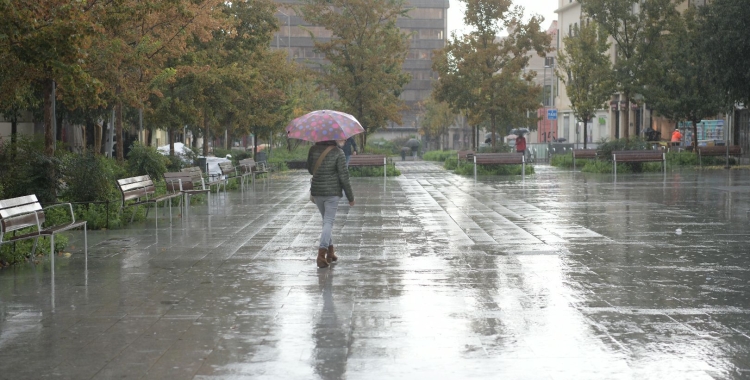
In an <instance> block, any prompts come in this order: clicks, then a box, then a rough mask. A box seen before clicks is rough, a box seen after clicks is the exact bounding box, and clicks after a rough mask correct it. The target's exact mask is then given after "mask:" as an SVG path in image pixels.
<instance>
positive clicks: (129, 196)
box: [117, 175, 182, 228]
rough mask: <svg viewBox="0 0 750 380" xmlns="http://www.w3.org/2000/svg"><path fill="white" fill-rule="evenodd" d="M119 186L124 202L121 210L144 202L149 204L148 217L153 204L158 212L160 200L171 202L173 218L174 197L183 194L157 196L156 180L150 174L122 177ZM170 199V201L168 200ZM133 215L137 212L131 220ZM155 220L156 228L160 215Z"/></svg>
mask: <svg viewBox="0 0 750 380" xmlns="http://www.w3.org/2000/svg"><path fill="white" fill-rule="evenodd" d="M117 187H118V188H119V189H120V194H121V195H122V203H120V211H122V210H123V208H125V206H139V205H142V204H148V208H147V209H146V217H148V212H149V211H150V210H151V204H152V203H153V204H154V207H155V208H156V212H157V213H158V211H159V202H166V203H168V204H169V218H170V220H171V219H172V202H171V200H172V198H176V197H180V196H182V194H181V193H178V192H175V193H171V194H165V195H160V196H155V194H156V186H155V185H154V181H152V180H151V177H150V176H148V175H142V176H136V177H130V178H122V179H118V180H117ZM131 200H135V202H133V203H130V204H127V201H131ZM167 201H169V202H167ZM180 202H182V199H180ZM133 217H135V213H133V215H132V216H131V217H130V221H131V222H132V221H133ZM154 220H155V222H154V223H155V228H158V227H159V218H158V215H157V217H156V218H154Z"/></svg>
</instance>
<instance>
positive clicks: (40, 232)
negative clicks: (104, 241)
mask: <svg viewBox="0 0 750 380" xmlns="http://www.w3.org/2000/svg"><path fill="white" fill-rule="evenodd" d="M64 206H67V207H68V210H70V222H67V223H63V224H58V225H55V226H50V227H47V228H43V227H42V224H44V221H45V219H46V218H45V211H46V210H49V209H52V208H56V207H64ZM79 227H83V252H84V254H85V255H86V258H88V254H89V250H88V247H89V244H88V229H87V226H86V221H85V220H84V221H79V222H76V216H75V213H74V212H73V205H72V204H70V203H58V204H54V205H52V206H48V207H42V205H41V203H39V200H37V198H36V195H34V194H32V195H26V196H23V197H17V198H10V199H3V200H0V245H2V244H8V243H13V242H16V241H19V240H26V239H34V245H33V248H32V250H31V256H32V257H33V256H34V253H35V252H36V245H37V242H38V240H39V238H40V237H49V239H50V256H51V259H52V264H53V265H54V263H55V234H57V233H59V232H64V231H68V230H72V229H75V228H79ZM26 228H33V229H34V230H33V231H31V232H27V233H24V234H22V235H17V236H11V237H10V238H8V239H4V236H5V234H6V233H9V232H15V231H19V230H23V229H26Z"/></svg>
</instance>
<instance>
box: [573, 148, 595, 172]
mask: <svg viewBox="0 0 750 380" xmlns="http://www.w3.org/2000/svg"><path fill="white" fill-rule="evenodd" d="M596 155H597V154H596V149H573V170H575V169H576V158H596Z"/></svg>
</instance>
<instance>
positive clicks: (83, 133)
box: [81, 124, 86, 153]
mask: <svg viewBox="0 0 750 380" xmlns="http://www.w3.org/2000/svg"><path fill="white" fill-rule="evenodd" d="M81 153H86V125H85V124H84V125H82V126H81Z"/></svg>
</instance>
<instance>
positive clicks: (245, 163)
mask: <svg viewBox="0 0 750 380" xmlns="http://www.w3.org/2000/svg"><path fill="white" fill-rule="evenodd" d="M240 168H241V171H242V179H243V181H244V179H245V177H251V179H252V181H253V186H255V179H256V178H257V177H258V176H261V175H262V176H263V182H265V181H266V178H268V168H267V167H266V165H265V163H261V162H255V160H254V159H252V158H246V159H244V160H240Z"/></svg>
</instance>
